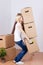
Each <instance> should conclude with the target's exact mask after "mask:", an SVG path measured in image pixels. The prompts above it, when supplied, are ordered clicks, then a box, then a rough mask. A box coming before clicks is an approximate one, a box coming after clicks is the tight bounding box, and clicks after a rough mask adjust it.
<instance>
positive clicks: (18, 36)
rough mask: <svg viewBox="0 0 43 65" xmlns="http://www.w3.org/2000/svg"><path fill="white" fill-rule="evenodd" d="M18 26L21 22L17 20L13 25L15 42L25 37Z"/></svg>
mask: <svg viewBox="0 0 43 65" xmlns="http://www.w3.org/2000/svg"><path fill="white" fill-rule="evenodd" d="M18 27H21V24H20V23H19V22H17V24H16V26H15V32H14V40H15V41H16V42H17V41H20V40H23V39H24V38H25V36H24V35H23V33H22V32H21V31H20V29H19V28H18Z"/></svg>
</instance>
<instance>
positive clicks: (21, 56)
mask: <svg viewBox="0 0 43 65" xmlns="http://www.w3.org/2000/svg"><path fill="white" fill-rule="evenodd" d="M16 44H18V45H19V46H20V47H21V48H22V51H21V52H20V53H19V54H18V55H17V56H16V57H15V59H14V60H15V61H16V62H18V61H20V60H21V59H22V58H23V56H24V55H25V54H26V53H27V51H28V50H27V47H26V45H25V44H24V42H23V41H22V40H21V41H18V42H16Z"/></svg>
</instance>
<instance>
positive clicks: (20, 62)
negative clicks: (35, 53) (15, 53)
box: [16, 61, 24, 65]
mask: <svg viewBox="0 0 43 65" xmlns="http://www.w3.org/2000/svg"><path fill="white" fill-rule="evenodd" d="M16 64H18V65H20V64H24V62H22V61H19V62H16Z"/></svg>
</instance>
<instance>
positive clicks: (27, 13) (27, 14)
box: [21, 7, 34, 23]
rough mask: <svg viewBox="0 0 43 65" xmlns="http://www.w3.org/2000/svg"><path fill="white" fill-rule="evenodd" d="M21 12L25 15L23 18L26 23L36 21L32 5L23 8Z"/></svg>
mask: <svg viewBox="0 0 43 65" xmlns="http://www.w3.org/2000/svg"><path fill="white" fill-rule="evenodd" d="M21 13H22V16H23V19H24V23H30V22H34V17H33V13H32V8H31V7H26V8H23V9H22V10H21Z"/></svg>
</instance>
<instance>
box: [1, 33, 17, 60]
mask: <svg viewBox="0 0 43 65" xmlns="http://www.w3.org/2000/svg"><path fill="white" fill-rule="evenodd" d="M14 45H15V43H14V35H13V34H8V35H0V48H5V50H6V54H7V55H6V57H5V59H6V60H12V59H14V58H15V55H16V49H15V48H14Z"/></svg>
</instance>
